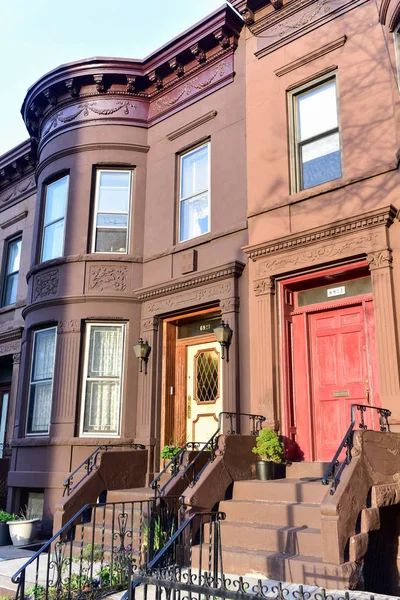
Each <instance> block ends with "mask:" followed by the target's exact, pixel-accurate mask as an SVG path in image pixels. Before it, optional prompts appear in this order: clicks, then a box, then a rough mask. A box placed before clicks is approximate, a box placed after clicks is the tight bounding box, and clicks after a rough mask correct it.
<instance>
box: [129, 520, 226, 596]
mask: <svg viewBox="0 0 400 600" xmlns="http://www.w3.org/2000/svg"><path fill="white" fill-rule="evenodd" d="M225 518H226V515H225V513H223V512H219V511H213V512H203V513H202V512H195V513H192V514H191V515H189V517H188V518H187V519H186V520H185V521H184V522H183V523H182V525H181V526H180V527H179V528H178V529H177V531H176V532H175V533H174V534H173V535H172V536H171V538H170V540H168V542H167V543H166V544H165V545H164V546H163V548H162V549H161V550H160V552H158V553H157V554H156V555H155V556H154V558H153V559H152V560H151V561H150V562H149V563H148V564H147V565H146V568H145V569H144V570H139V572H138V573H135V574H133V572H132V569H130V573H129V578H130V583H129V584H128V592H127V594H124V595H123V596H122V598H121V600H126V599H131V598H133V596H134V590H135V589H136V588H137V587H138V586H139V585H140V584H141V583H142V581H141V577H143V576H146V575H147V576H148V575H150V574H160V573H165V572H166V570H167V571H168V570H170V569H172V570H175V569H177V568H182V567H185V568H187V569H188V573H189V581H190V574H191V573H192V571H195V572H196V573H197V574H198V577H199V578H200V580H201V579H202V578H204V579H207V580H210V579H212V580H213V581H214V582H215V584H216V582H217V581H218V573H222V571H223V565H222V544H221V529H220V522H221V521H223V520H225ZM206 524H207V525H208V527H209V531H208V536H206V535H205V532H204V525H206ZM194 545H196V546H197V548H198V552H197V554H196V556H195V554H194V552H193V547H194Z"/></svg>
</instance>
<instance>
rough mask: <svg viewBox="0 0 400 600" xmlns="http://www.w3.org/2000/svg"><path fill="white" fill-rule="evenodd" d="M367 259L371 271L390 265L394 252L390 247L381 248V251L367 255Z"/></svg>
mask: <svg viewBox="0 0 400 600" xmlns="http://www.w3.org/2000/svg"><path fill="white" fill-rule="evenodd" d="M367 261H368V266H369V268H370V271H373V270H375V269H381V268H383V267H389V266H390V265H391V264H392V262H393V256H392V252H391V250H389V249H386V250H381V251H380V252H371V253H370V254H368V255H367Z"/></svg>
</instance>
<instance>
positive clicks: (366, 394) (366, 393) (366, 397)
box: [365, 388, 369, 404]
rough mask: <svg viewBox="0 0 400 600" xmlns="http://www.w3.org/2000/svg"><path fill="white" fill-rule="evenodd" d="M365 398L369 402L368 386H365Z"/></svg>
mask: <svg viewBox="0 0 400 600" xmlns="http://www.w3.org/2000/svg"><path fill="white" fill-rule="evenodd" d="M365 400H366V402H367V403H368V404H369V388H365Z"/></svg>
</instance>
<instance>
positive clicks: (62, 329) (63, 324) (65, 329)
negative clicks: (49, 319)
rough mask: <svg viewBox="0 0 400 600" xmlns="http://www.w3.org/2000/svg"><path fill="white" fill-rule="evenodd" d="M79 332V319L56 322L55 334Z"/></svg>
mask: <svg viewBox="0 0 400 600" xmlns="http://www.w3.org/2000/svg"><path fill="white" fill-rule="evenodd" d="M80 330H81V322H80V320H79V319H67V320H65V321H58V326H57V333H58V334H61V333H79V332H80Z"/></svg>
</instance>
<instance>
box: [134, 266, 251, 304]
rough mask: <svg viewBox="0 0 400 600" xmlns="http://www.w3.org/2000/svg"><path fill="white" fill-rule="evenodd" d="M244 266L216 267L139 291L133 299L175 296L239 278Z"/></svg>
mask: <svg viewBox="0 0 400 600" xmlns="http://www.w3.org/2000/svg"><path fill="white" fill-rule="evenodd" d="M244 267H245V265H244V264H243V263H241V262H239V261H234V262H231V263H228V264H226V265H223V266H222V267H218V268H217V269H210V270H208V271H203V272H202V273H199V274H197V275H196V276H194V277H193V276H192V277H185V278H181V279H177V280H175V281H174V282H173V283H170V284H163V285H159V286H153V287H150V288H144V289H142V290H139V291H138V292H137V293H136V295H135V297H136V298H137V299H138V300H141V301H147V300H154V299H155V298H160V297H161V296H167V295H169V294H175V293H177V292H181V291H182V290H188V289H190V288H195V287H199V286H202V285H206V284H208V283H215V282H216V281H220V280H223V279H228V278H232V277H234V278H238V277H240V276H241V274H242V272H243V269H244Z"/></svg>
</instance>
